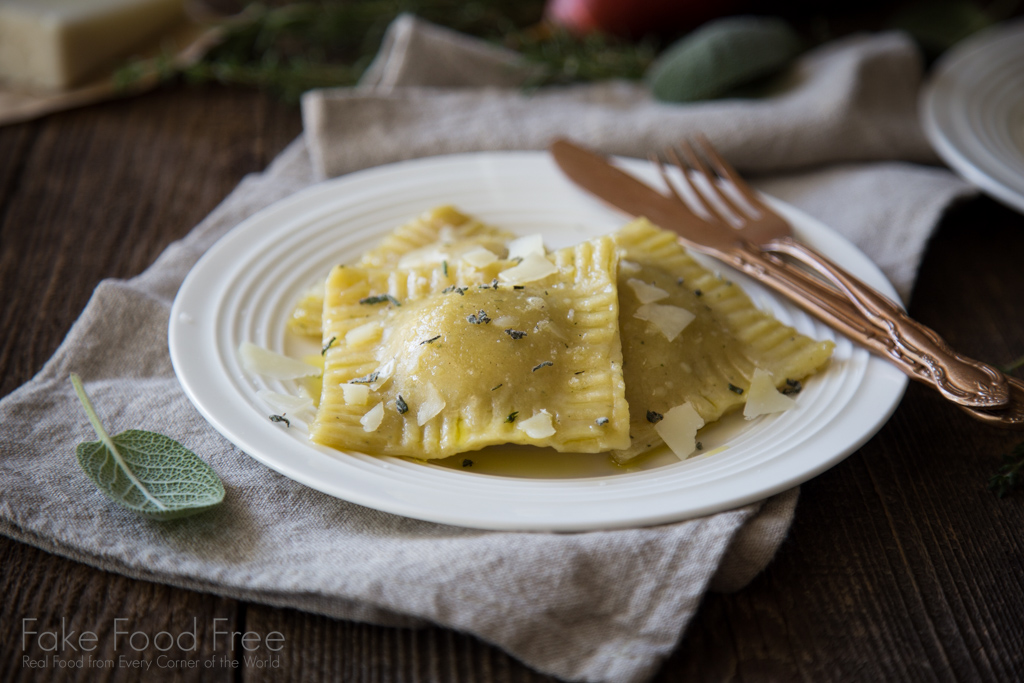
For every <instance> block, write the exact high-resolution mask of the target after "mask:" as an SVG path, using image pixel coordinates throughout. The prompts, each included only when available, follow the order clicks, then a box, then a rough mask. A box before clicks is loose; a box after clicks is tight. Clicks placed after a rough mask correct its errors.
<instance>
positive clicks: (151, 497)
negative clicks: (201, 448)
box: [71, 374, 224, 520]
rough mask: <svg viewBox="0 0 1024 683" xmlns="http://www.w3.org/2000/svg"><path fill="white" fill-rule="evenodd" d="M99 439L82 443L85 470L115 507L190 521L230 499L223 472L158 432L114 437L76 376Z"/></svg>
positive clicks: (79, 452)
mask: <svg viewBox="0 0 1024 683" xmlns="http://www.w3.org/2000/svg"><path fill="white" fill-rule="evenodd" d="M71 383H72V384H73V385H74V387H75V393H76V394H78V400H79V401H81V403H82V408H84V409H85V413H86V415H88V416H89V422H91V423H92V427H93V429H95V430H96V435H97V436H98V437H99V438H100V440H99V441H87V442H84V443H80V444H78V448H77V449H76V452H75V454H76V456H77V457H78V464H79V466H80V467H81V468H82V469H83V470H84V471H85V473H86V475H88V477H89V478H90V479H92V481H93V483H94V484H96V486H98V487H99V489H100V490H101V491H103V493H104V494H105V495H106V496H107V497H108V498H110V499H111V500H112V501H114V502H115V503H117V504H119V505H121V506H123V507H126V508H128V509H129V510H131V511H132V512H135V513H137V514H140V515H142V516H144V517H149V518H150V519H156V520H168V519H178V518H180V517H188V516H190V515H194V514H197V513H200V512H203V511H205V510H208V509H210V508H212V507H213V506H215V505H217V504H219V503H220V502H221V501H222V500H224V484H222V483H221V481H220V478H219V477H218V476H217V473H216V472H214V471H213V469H211V468H210V466H209V465H207V464H206V463H205V462H203V461H202V460H201V459H200V458H199V457H198V456H197V455H196V454H195V453H193V452H192V451H190V450H189V449H187V448H185V447H184V446H182V445H181V444H180V443H178V442H177V441H175V440H174V439H171V438H170V437H167V436H164V435H163V434H157V433H155V432H147V431H143V430H141V429H129V430H128V431H126V432H121V433H120V434H118V435H116V436H110V434H108V433H107V430H106V429H104V427H103V425H102V424H101V423H100V419H99V416H98V415H97V414H96V410H95V409H94V408H93V406H92V403H91V402H90V401H89V397H88V396H87V395H86V393H85V388H84V387H83V386H82V380H81V378H79V376H78V375H76V374H72V375H71Z"/></svg>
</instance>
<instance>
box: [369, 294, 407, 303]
mask: <svg viewBox="0 0 1024 683" xmlns="http://www.w3.org/2000/svg"><path fill="white" fill-rule="evenodd" d="M359 303H361V304H363V305H367V306H374V305H376V304H384V303H392V304H394V305H395V306H401V305H402V304H400V303H399V302H398V299H396V298H395V297H393V296H391V295H390V294H375V295H374V296H364V297H363V298H362V299H360V300H359Z"/></svg>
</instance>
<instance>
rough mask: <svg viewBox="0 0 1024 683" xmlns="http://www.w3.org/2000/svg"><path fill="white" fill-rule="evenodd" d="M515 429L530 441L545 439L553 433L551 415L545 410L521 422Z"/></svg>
mask: <svg viewBox="0 0 1024 683" xmlns="http://www.w3.org/2000/svg"><path fill="white" fill-rule="evenodd" d="M516 428H517V429H520V430H521V431H523V432H525V433H526V435H527V436H528V437H530V438H531V439H546V438H547V437H549V436H551V435H553V434H554V433H555V425H554V424H553V422H552V418H551V413H549V412H548V411H546V410H541V411H540V412H539V413H537V414H535V415H534V416H533V417H531V418H530V419H528V420H523V421H522V422H520V423H518V424H517V425H516Z"/></svg>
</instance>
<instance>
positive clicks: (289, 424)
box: [270, 415, 292, 427]
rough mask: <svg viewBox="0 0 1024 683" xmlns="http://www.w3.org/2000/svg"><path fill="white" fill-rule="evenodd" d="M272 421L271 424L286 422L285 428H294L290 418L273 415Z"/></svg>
mask: <svg viewBox="0 0 1024 683" xmlns="http://www.w3.org/2000/svg"><path fill="white" fill-rule="evenodd" d="M270 421H271V422H284V426H285V427H291V426H292V423H291V422H289V421H288V418H287V417H285V416H284V415H271V416H270Z"/></svg>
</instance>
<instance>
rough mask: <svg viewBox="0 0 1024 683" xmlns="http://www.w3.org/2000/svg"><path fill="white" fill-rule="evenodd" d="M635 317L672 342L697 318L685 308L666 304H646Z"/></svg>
mask: <svg viewBox="0 0 1024 683" xmlns="http://www.w3.org/2000/svg"><path fill="white" fill-rule="evenodd" d="M633 317H635V318H639V319H640V320H646V321H647V322H649V323H651V324H652V325H654V326H655V327H657V328H658V330H659V331H660V332H661V333H662V334H663V335H665V338H666V339H668V340H669V341H672V340H673V339H675V338H676V337H678V336H679V333H680V332H682V331H683V330H684V329H686V326H687V325H689V324H690V323H692V322H693V320H694V319H695V318H696V317H697V316H695V315H694V314H693V313H690V312H689V311H688V310H686V309H685V308H680V307H679V306H669V305H664V304H644V305H643V306H640V307H639V308H638V309H636V313H634V314H633Z"/></svg>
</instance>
